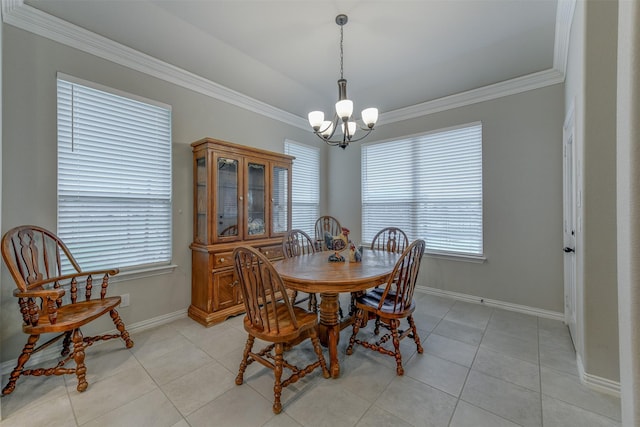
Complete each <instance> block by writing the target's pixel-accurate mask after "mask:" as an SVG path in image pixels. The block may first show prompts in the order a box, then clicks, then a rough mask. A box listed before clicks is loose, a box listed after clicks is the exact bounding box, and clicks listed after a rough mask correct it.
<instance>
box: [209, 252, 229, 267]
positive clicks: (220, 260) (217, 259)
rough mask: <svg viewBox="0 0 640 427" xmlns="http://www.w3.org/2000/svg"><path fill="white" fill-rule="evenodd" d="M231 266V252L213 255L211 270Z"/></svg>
mask: <svg viewBox="0 0 640 427" xmlns="http://www.w3.org/2000/svg"><path fill="white" fill-rule="evenodd" d="M232 265H233V252H220V253H217V254H214V255H213V268H220V267H230V266H232Z"/></svg>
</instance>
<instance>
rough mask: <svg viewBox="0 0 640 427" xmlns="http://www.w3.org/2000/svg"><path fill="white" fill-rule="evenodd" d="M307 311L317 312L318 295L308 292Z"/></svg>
mask: <svg viewBox="0 0 640 427" xmlns="http://www.w3.org/2000/svg"><path fill="white" fill-rule="evenodd" d="M309 311H312V312H314V313H317V312H318V297H317V296H316V294H309Z"/></svg>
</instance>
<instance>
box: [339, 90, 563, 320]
mask: <svg viewBox="0 0 640 427" xmlns="http://www.w3.org/2000/svg"><path fill="white" fill-rule="evenodd" d="M563 116H564V111H563V85H554V86H550V87H546V88H542V89H537V90H533V91H529V92H525V93H521V94H517V95H511V96H507V97H503V98H499V99H496V100H492V101H486V102H482V103H478V104H475V105H471V106H467V107H461V108H456V109H452V110H448V111H444V112H439V113H436V114H432V115H429V116H425V117H420V118H416V119H413V120H407V121H404V122H398V123H394V124H387V125H384V126H381V127H380V128H379V129H377V130H376V131H375V138H377V139H378V140H386V139H391V138H393V137H394V136H399V135H411V134H417V133H422V132H427V131H431V130H435V129H440V128H445V127H449V126H454V125H459V124H463V123H470V122H474V121H478V120H480V121H482V129H483V148H482V150H483V153H482V154H483V198H484V206H483V213H484V252H485V255H486V258H487V261H486V262H485V263H483V264H477V263H471V262H461V261H451V260H444V259H438V258H432V257H428V258H426V259H425V261H424V262H423V267H422V268H421V281H420V285H422V286H428V287H432V288H437V289H442V290H446V291H452V292H458V293H463V294H467V295H473V296H477V297H482V298H488V299H494V300H498V301H503V302H508V303H511V304H519V305H524V306H529V307H535V308H538V309H545V310H551V311H554V312H562V311H563V270H562V123H563ZM360 152H361V150H360V143H355V144H353V145H352V146H350V147H348V148H347V149H346V150H345V151H343V150H339V149H333V150H331V151H330V154H329V169H330V170H331V171H332V172H331V173H330V174H329V176H328V180H329V195H330V197H329V206H330V211H331V212H333V214H334V215H336V216H337V217H338V218H339V219H340V221H341V223H343V224H344V225H345V226H347V227H350V229H351V231H352V234H353V236H354V238H355V239H359V238H360V236H361V228H362V225H361V220H360V217H361V211H360V206H359V204H353V203H345V201H351V200H354V199H356V200H359V199H360V195H361V188H360V155H361V154H360ZM396 166H397V167H402V165H396Z"/></svg>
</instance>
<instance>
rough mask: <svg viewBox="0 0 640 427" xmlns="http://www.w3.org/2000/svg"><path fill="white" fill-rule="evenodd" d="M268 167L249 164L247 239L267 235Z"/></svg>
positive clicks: (259, 164)
mask: <svg viewBox="0 0 640 427" xmlns="http://www.w3.org/2000/svg"><path fill="white" fill-rule="evenodd" d="M266 182H267V170H266V166H265V165H264V164H261V163H254V162H249V163H248V164H247V204H246V206H247V229H246V232H247V237H248V238H249V237H263V236H264V235H265V234H266V233H267V223H266V222H265V219H266V217H267V205H266V203H265V201H266V190H267V188H266Z"/></svg>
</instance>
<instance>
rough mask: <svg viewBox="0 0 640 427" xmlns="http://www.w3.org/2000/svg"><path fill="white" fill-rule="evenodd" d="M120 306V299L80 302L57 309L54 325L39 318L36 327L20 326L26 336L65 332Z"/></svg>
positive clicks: (109, 298)
mask: <svg viewBox="0 0 640 427" xmlns="http://www.w3.org/2000/svg"><path fill="white" fill-rule="evenodd" d="M118 304H120V297H119V296H113V297H108V298H105V299H95V300H89V301H80V302H77V303H75V304H67V305H63V306H62V307H60V308H58V311H57V313H58V317H57V319H56V323H54V324H51V323H50V322H49V317H48V316H40V319H39V320H38V325H37V326H32V325H22V330H23V332H24V333H26V334H30V335H39V334H44V333H49V332H65V331H70V330H73V329H75V328H78V327H80V326H82V325H84V324H87V323H89V322H91V321H92V320H94V319H97V318H98V317H100V316H102V315H103V314H105V313H107V312H108V311H111V310H113V309H114V308H116V307H117V306H118Z"/></svg>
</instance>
